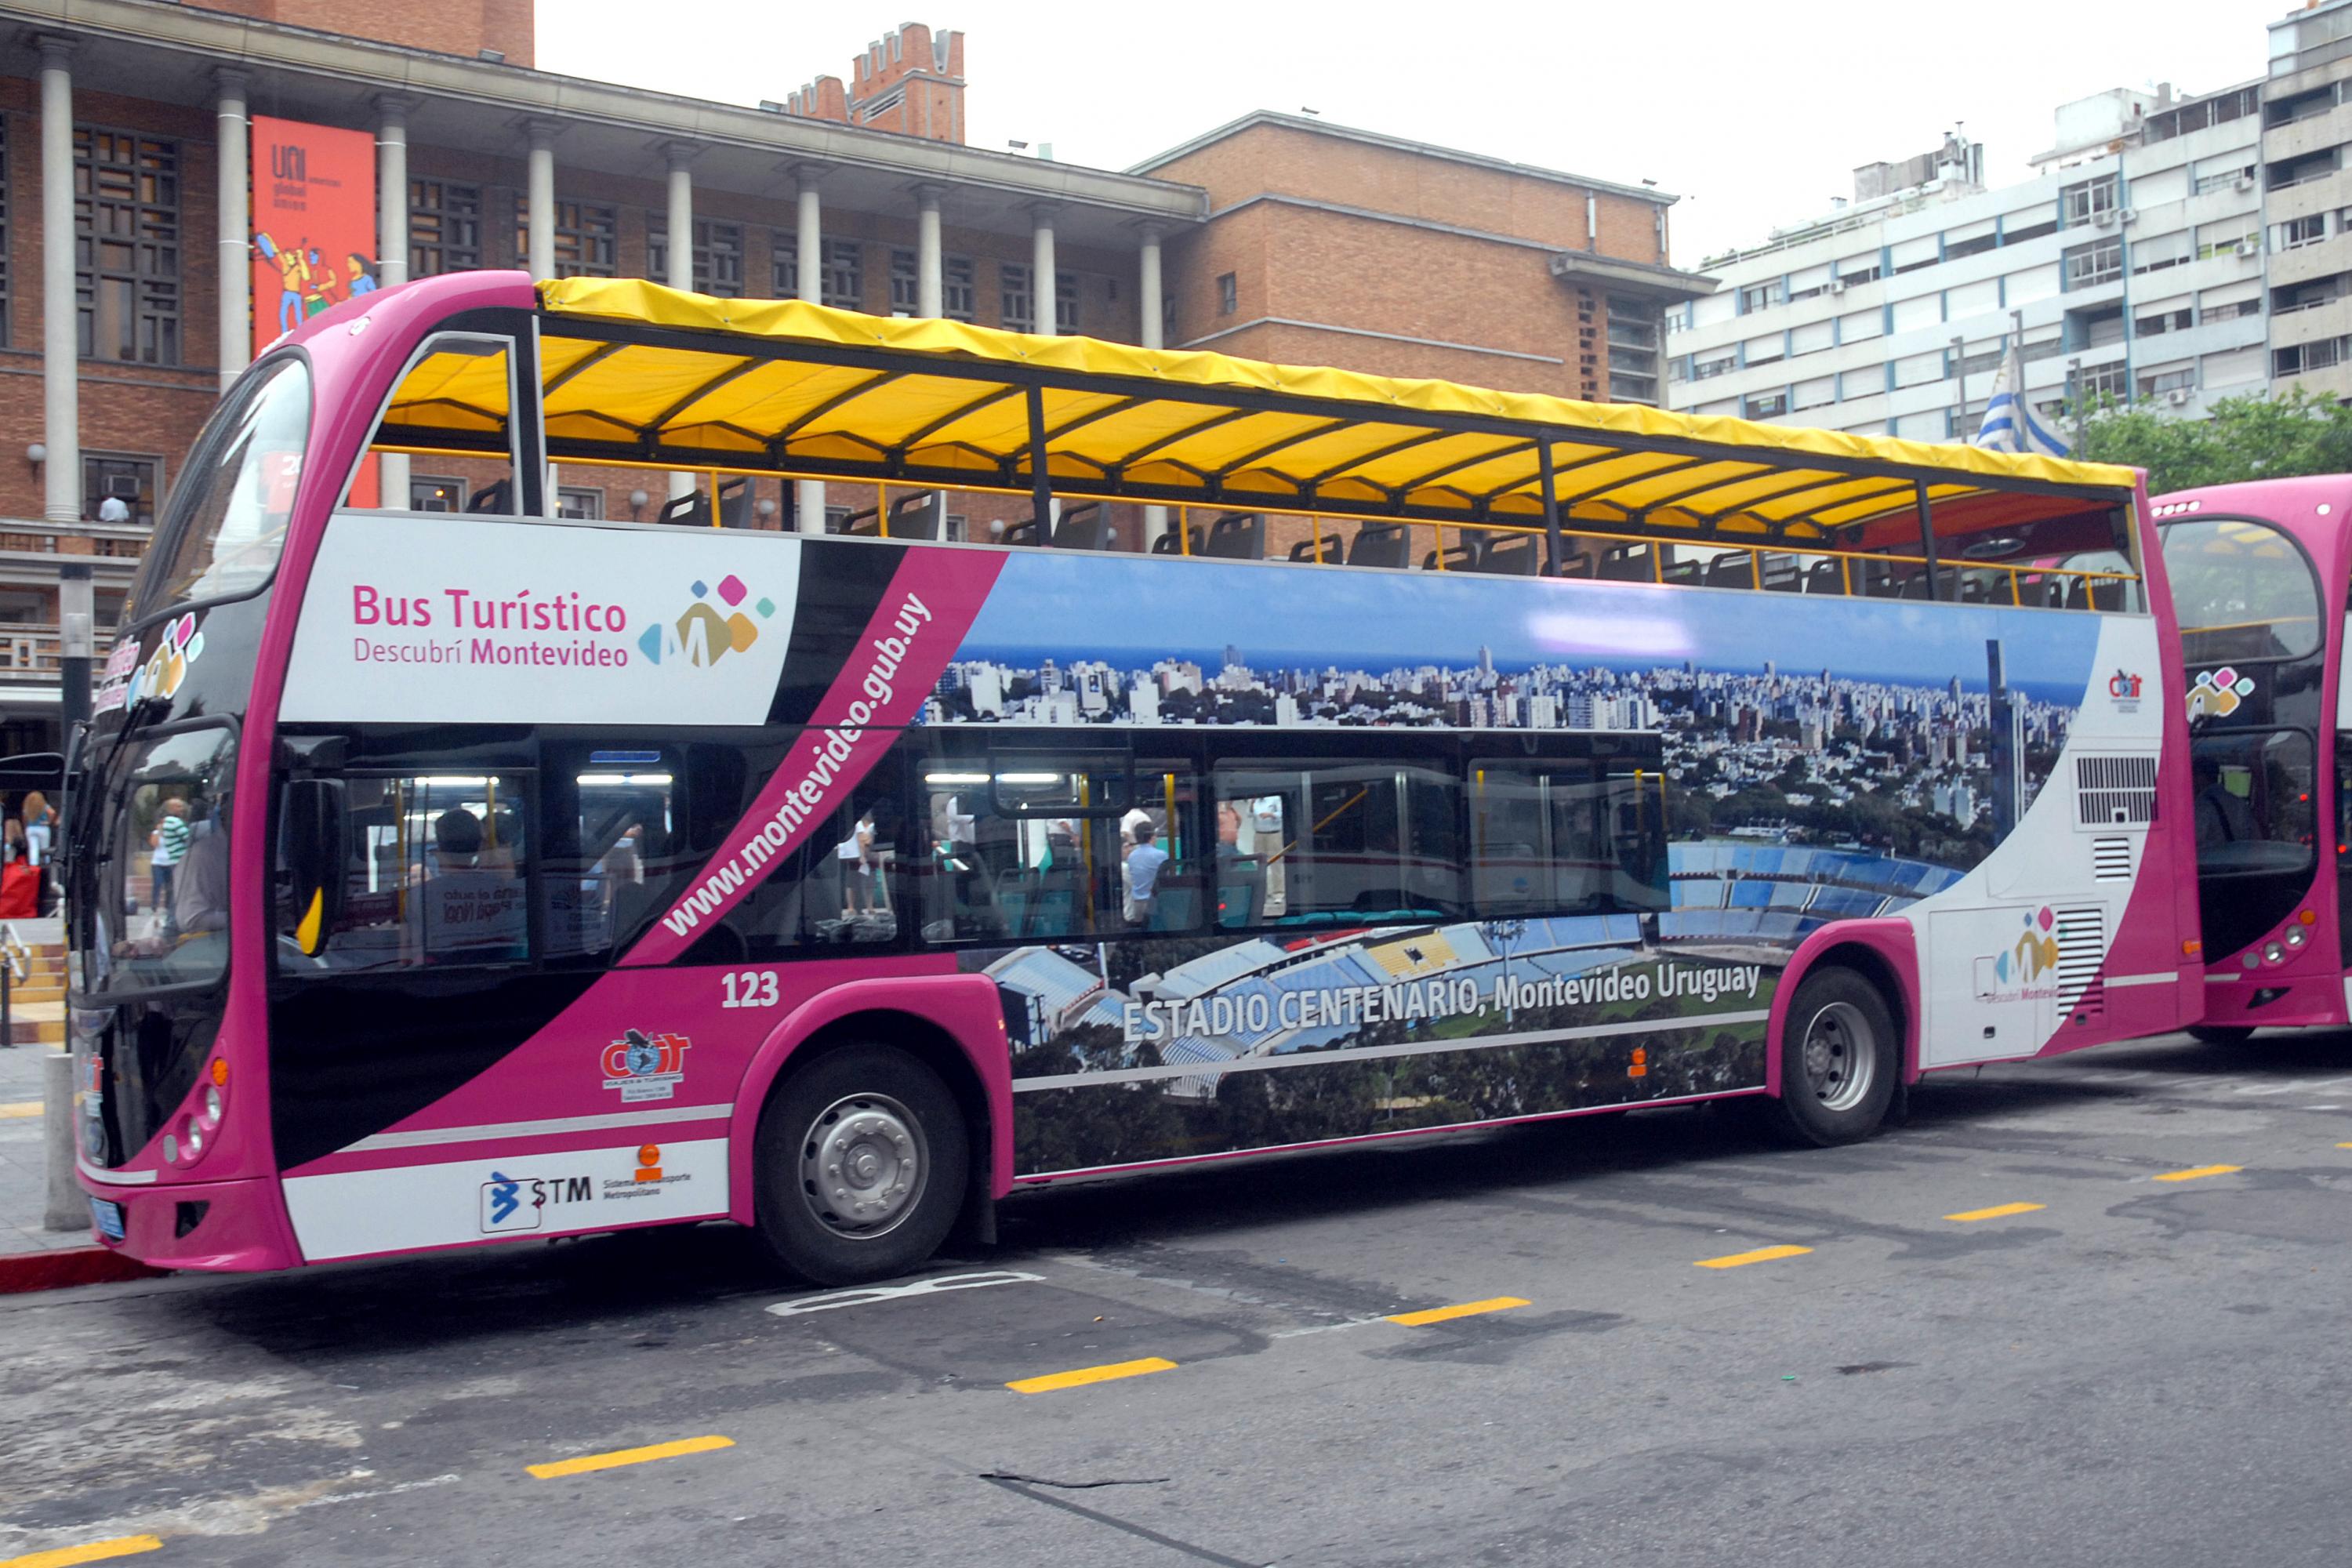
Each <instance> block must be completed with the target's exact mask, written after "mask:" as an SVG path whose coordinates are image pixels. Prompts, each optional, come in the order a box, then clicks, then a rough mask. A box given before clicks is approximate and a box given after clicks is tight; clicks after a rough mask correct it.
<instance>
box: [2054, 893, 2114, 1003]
mask: <svg viewBox="0 0 2352 1568" xmlns="http://www.w3.org/2000/svg"><path fill="white" fill-rule="evenodd" d="M2056 935H2057V938H2058V1006H2059V1009H2060V1010H2061V1011H2062V1012H2064V1013H2066V1014H2067V1015H2069V1016H2074V1017H2083V1016H2089V1017H2098V1016H2102V1015H2104V1014H2105V1011H2106V987H2105V984H2103V983H2102V982H2101V981H2100V980H2099V966H2100V965H2101V964H2102V963H2105V959H2106V956H2107V911H2106V910H2105V909H2104V908H2102V907H2100V906H2098V905H2095V904H2094V905H2091V906H2090V907H2088V908H2083V909H2071V910H2058V911H2057V931H2056Z"/></svg>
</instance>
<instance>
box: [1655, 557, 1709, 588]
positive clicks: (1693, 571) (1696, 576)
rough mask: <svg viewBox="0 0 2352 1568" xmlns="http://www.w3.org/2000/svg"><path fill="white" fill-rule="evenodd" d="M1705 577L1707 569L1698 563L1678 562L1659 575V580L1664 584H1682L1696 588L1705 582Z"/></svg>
mask: <svg viewBox="0 0 2352 1568" xmlns="http://www.w3.org/2000/svg"><path fill="white" fill-rule="evenodd" d="M1705 575H1706V574H1705V569H1704V568H1702V567H1701V566H1700V565H1699V563H1697V562H1696V561H1677V562H1675V563H1674V564H1673V565H1671V566H1669V567H1666V568H1665V569H1664V571H1662V572H1661V573H1659V574H1658V580H1659V581H1660V582H1662V583H1680V584H1685V586H1687V587H1694V588H1695V587H1696V586H1698V584H1700V583H1701V582H1702V581H1704V579H1705Z"/></svg>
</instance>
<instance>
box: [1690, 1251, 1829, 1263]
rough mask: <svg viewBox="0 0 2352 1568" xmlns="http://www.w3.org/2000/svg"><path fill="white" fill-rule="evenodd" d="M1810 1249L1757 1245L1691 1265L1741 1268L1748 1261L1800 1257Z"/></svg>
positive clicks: (1757, 1261)
mask: <svg viewBox="0 0 2352 1568" xmlns="http://www.w3.org/2000/svg"><path fill="white" fill-rule="evenodd" d="M1811 1250H1812V1248H1811V1247H1758V1248H1757V1249H1756V1250H1755V1251H1753V1252H1735V1253H1733V1254H1732V1255H1731V1256H1730V1257H1728V1258H1700V1259H1699V1260H1698V1262H1697V1263H1696V1264H1695V1265H1694V1266H1693V1267H1695V1268H1745V1267H1746V1266H1747V1265H1748V1264H1750V1263H1769V1262H1771V1261H1772V1260H1773V1259H1774V1258H1802V1257H1803V1256H1804V1255H1805V1254H1806V1253H1808V1252H1811Z"/></svg>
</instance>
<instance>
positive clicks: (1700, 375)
mask: <svg viewBox="0 0 2352 1568" xmlns="http://www.w3.org/2000/svg"><path fill="white" fill-rule="evenodd" d="M1738 368H1739V354H1738V351H1737V350H1733V349H1727V348H1726V349H1717V350H1716V351H1714V354H1713V357H1711V358H1705V359H1702V358H1700V357H1699V356H1697V355H1696V354H1694V355H1693V356H1692V358H1691V379H1692V380H1693V381H1706V380H1708V379H1709V378H1711V377H1714V376H1718V375H1722V374H1726V373H1727V372H1729V371H1734V370H1738Z"/></svg>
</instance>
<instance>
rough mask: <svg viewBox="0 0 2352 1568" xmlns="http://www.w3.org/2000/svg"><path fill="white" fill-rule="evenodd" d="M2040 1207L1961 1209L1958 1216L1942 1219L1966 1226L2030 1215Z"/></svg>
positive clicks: (2006, 1206)
mask: <svg viewBox="0 0 2352 1568" xmlns="http://www.w3.org/2000/svg"><path fill="white" fill-rule="evenodd" d="M2041 1207H2042V1205H2040V1204H1996V1205H1993V1206H1992V1207H1991V1208H1989V1209H1962V1210H1961V1211H1960V1212H1959V1213H1958V1214H1948V1215H1945V1216H1944V1217H1945V1218H1946V1219H1948V1220H1957V1221H1958V1222H1959V1223H1960V1224H1962V1225H1968V1224H1970V1223H1972V1222H1974V1221H1976V1220H1980V1219H2007V1218H2008V1217H2009V1216H2010V1215H2013V1214H2032V1212H2033V1211H2034V1210H2036V1209H2038V1208H2041Z"/></svg>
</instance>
